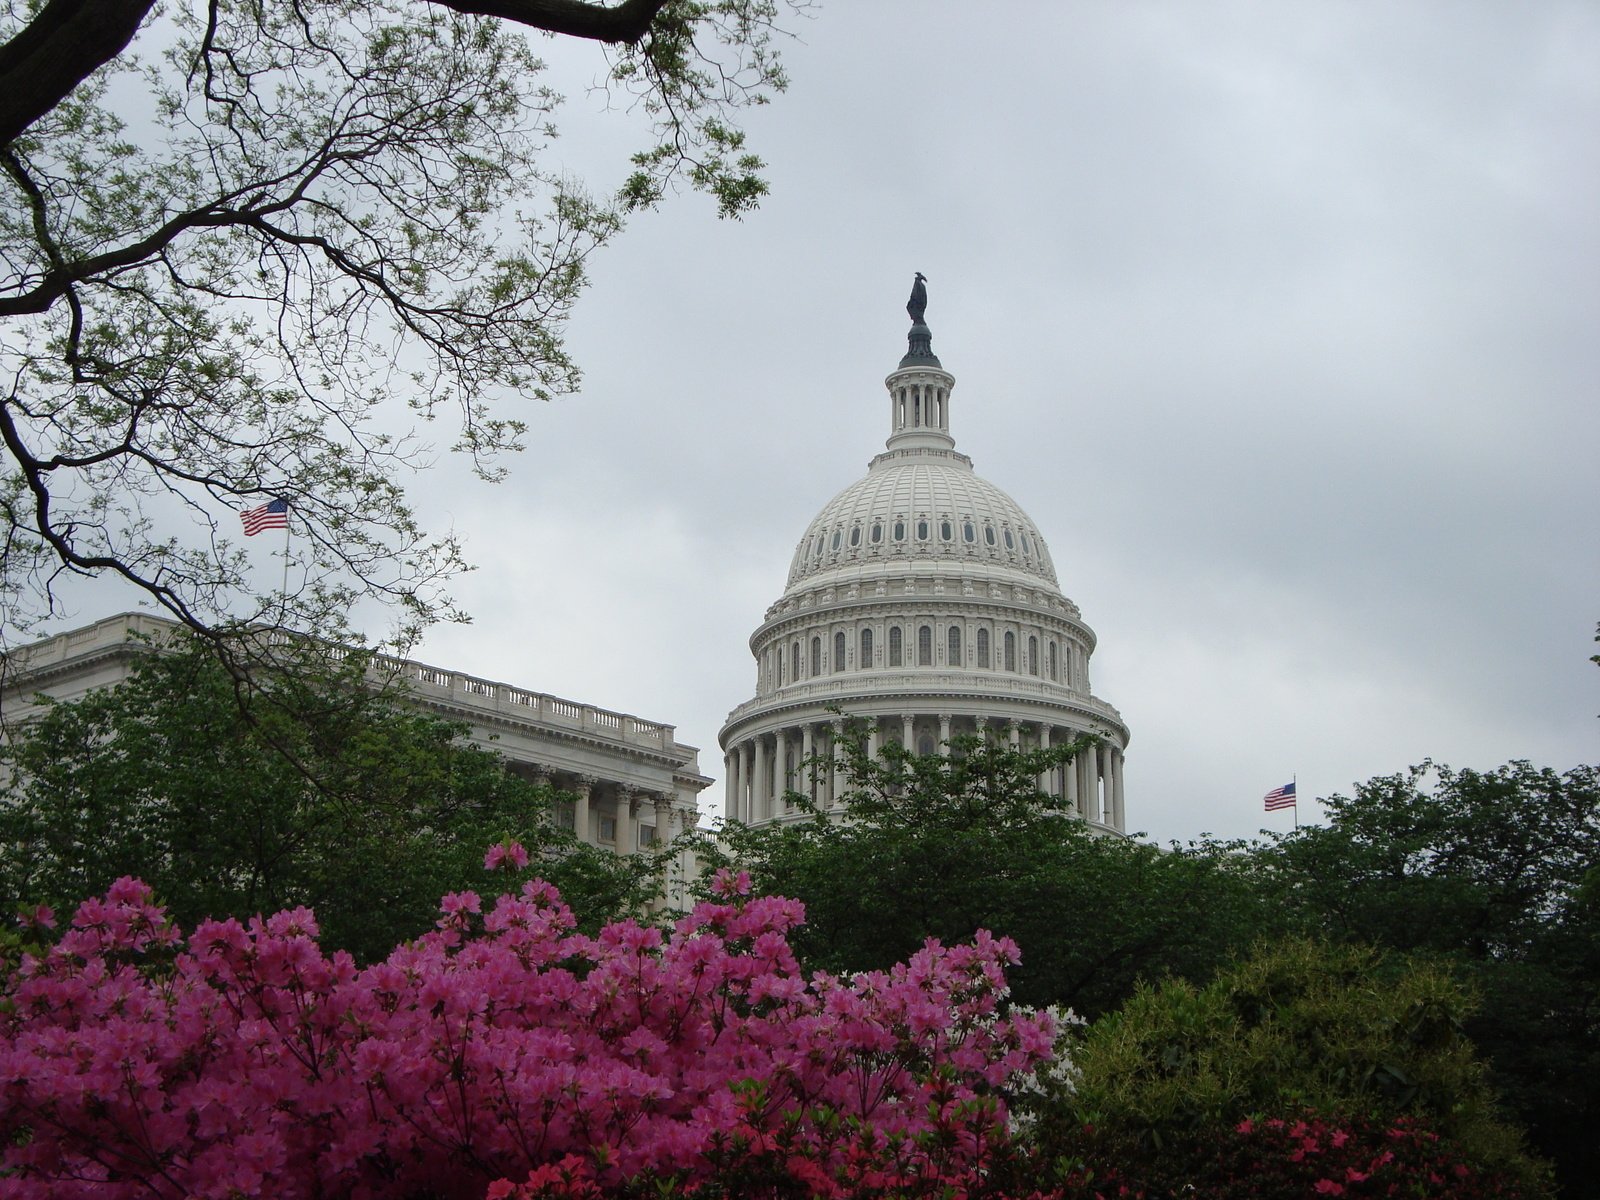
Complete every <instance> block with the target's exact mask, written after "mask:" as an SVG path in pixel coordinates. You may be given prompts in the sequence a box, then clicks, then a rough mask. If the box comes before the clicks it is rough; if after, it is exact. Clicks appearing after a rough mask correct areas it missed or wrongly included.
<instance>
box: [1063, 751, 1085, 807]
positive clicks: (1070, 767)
mask: <svg viewBox="0 0 1600 1200" xmlns="http://www.w3.org/2000/svg"><path fill="white" fill-rule="evenodd" d="M1082 758H1083V755H1082V754H1079V755H1078V757H1077V758H1074V759H1073V760H1072V761H1070V762H1065V763H1062V764H1061V773H1062V774H1063V775H1065V776H1066V777H1067V779H1066V782H1067V807H1068V808H1070V809H1071V810H1072V811H1073V812H1075V813H1076V814H1077V815H1078V816H1080V817H1081V816H1083V804H1082V803H1081V802H1080V801H1079V799H1078V775H1079V770H1078V767H1079V762H1080V760H1081V759H1082Z"/></svg>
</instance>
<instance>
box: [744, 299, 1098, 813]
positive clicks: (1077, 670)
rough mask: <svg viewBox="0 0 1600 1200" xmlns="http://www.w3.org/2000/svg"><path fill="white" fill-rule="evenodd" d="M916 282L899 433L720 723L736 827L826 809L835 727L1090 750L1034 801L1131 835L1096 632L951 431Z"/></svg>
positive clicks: (790, 589)
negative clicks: (795, 793) (1094, 664)
mask: <svg viewBox="0 0 1600 1200" xmlns="http://www.w3.org/2000/svg"><path fill="white" fill-rule="evenodd" d="M923 283H924V278H923V277H922V276H920V275H919V276H918V277H917V284H916V288H915V289H914V290H913V292H912V298H911V303H910V304H909V305H907V311H908V313H909V314H910V316H911V319H912V322H913V323H912V326H911V329H910V331H909V333H908V334H907V335H906V342H907V347H906V354H905V356H904V357H903V358H902V359H901V360H900V363H899V366H898V367H897V368H896V369H895V370H894V371H892V372H890V374H889V376H888V378H887V379H885V380H884V386H885V388H886V389H887V391H888V401H889V405H888V417H889V437H888V440H887V442H886V443H885V448H884V452H883V453H882V454H879V455H878V456H877V457H876V458H874V459H873V460H872V462H871V463H870V464H869V466H868V467H867V473H866V475H865V477H863V478H861V479H858V480H857V481H856V482H855V483H852V484H851V485H850V486H849V487H847V488H845V489H844V490H843V491H841V492H840V493H839V494H838V495H836V496H835V497H834V498H833V499H832V500H829V501H828V503H827V504H825V505H823V507H822V511H821V512H819V513H818V514H817V515H816V518H815V519H814V520H813V521H812V522H811V524H810V525H809V526H807V527H806V532H805V536H803V537H802V538H801V539H800V544H799V545H798V546H796V547H795V551H794V557H793V559H792V560H791V561H790V564H789V579H788V582H787V584H786V585H785V588H784V593H783V595H782V596H781V597H780V598H779V599H778V600H777V601H776V602H775V603H773V604H772V605H771V606H769V607H768V609H767V611H766V615H765V617H764V618H763V620H762V621H761V624H760V625H758V626H757V627H756V630H755V632H754V633H753V634H752V635H751V637H750V651H751V653H752V655H753V656H754V658H755V668H756V678H755V695H754V696H753V697H752V698H751V699H749V700H747V701H745V702H744V703H743V704H741V705H739V706H738V707H737V708H735V709H734V710H733V711H732V712H730V713H729V714H728V720H727V723H726V724H724V725H723V727H722V732H721V733H720V734H719V735H718V739H717V740H718V741H719V742H720V743H721V745H722V747H723V749H724V750H725V751H727V755H728V757H727V772H728V790H727V805H728V809H727V811H728V816H729V818H730V819H732V820H737V821H744V822H747V823H751V824H761V823H765V822H769V821H789V820H803V819H806V817H805V813H806V812H808V811H809V810H808V809H807V808H805V807H804V806H798V807H797V806H793V805H791V802H790V798H789V797H788V794H787V793H788V791H789V789H795V790H799V791H802V792H803V793H805V794H806V795H807V796H808V797H809V799H810V800H811V801H812V803H813V804H814V805H817V806H820V807H821V808H823V809H825V810H826V809H832V808H835V807H836V806H837V805H839V804H840V803H841V802H842V801H843V800H845V799H846V798H847V797H846V794H845V791H844V790H843V789H845V788H846V787H847V786H848V780H847V779H846V778H845V776H844V775H842V774H841V773H840V771H839V770H838V768H837V765H836V761H837V752H836V751H837V744H838V739H839V736H840V722H841V719H842V714H844V715H848V718H849V720H850V721H852V722H855V721H859V722H861V723H862V725H861V728H862V729H863V730H864V731H865V733H866V736H867V738H868V747H869V751H870V752H871V753H874V754H875V753H877V752H878V751H879V749H880V748H881V747H882V746H884V745H886V744H888V743H895V744H898V745H900V746H904V747H906V748H907V749H908V750H911V751H912V752H913V753H916V754H935V753H939V752H940V751H941V747H944V748H948V747H950V746H953V745H959V744H961V743H960V740H959V739H961V738H965V737H982V738H1006V739H1009V741H1010V744H1011V745H1013V746H1018V747H1028V748H1041V749H1042V748H1046V747H1051V746H1057V745H1061V744H1062V743H1064V742H1066V741H1068V740H1071V739H1076V738H1078V737H1079V736H1080V735H1089V736H1091V737H1093V738H1094V739H1096V740H1095V742H1094V744H1093V745H1092V746H1089V747H1087V748H1078V749H1076V751H1075V753H1074V756H1073V757H1072V758H1071V759H1070V760H1067V761H1064V762H1062V763H1060V764H1057V765H1053V766H1051V767H1050V769H1049V770H1047V771H1045V772H1044V773H1043V774H1041V776H1040V779H1039V789H1040V791H1041V792H1043V793H1044V794H1045V795H1047V796H1050V797H1052V798H1053V800H1054V801H1055V802H1056V803H1057V804H1059V806H1060V807H1061V809H1062V810H1063V811H1066V812H1071V813H1074V814H1076V815H1078V816H1080V817H1082V818H1083V819H1084V820H1085V821H1087V822H1088V823H1089V825H1090V827H1091V828H1092V829H1095V830H1097V831H1099V832H1103V833H1108V834H1120V833H1121V832H1122V831H1123V829H1124V828H1125V825H1124V814H1123V804H1122V799H1123V797H1122V756H1123V752H1124V751H1125V750H1126V749H1127V745H1128V726H1127V723H1126V722H1124V721H1123V719H1122V716H1121V714H1120V713H1118V712H1117V710H1116V709H1115V708H1113V707H1112V706H1111V705H1109V704H1107V703H1106V702H1105V701H1103V700H1101V699H1100V698H1098V697H1097V696H1095V695H1094V693H1093V691H1092V690H1091V688H1090V682H1089V658H1090V656H1091V655H1092V654H1093V653H1094V648H1095V636H1094V631H1093V630H1092V629H1090V628H1089V626H1087V625H1086V624H1084V622H1083V618H1082V615H1081V614H1080V613H1079V611H1078V607H1077V605H1075V604H1073V603H1072V602H1071V601H1070V600H1068V599H1067V598H1066V597H1065V596H1063V595H1062V594H1061V589H1060V586H1059V585H1058V584H1057V582H1056V572H1055V566H1054V564H1053V563H1052V562H1051V560H1050V551H1049V549H1048V548H1047V547H1046V545H1045V540H1044V538H1042V537H1041V536H1039V528H1038V526H1036V525H1035V524H1034V523H1033V521H1031V520H1030V519H1029V518H1028V514H1027V513H1025V512H1023V511H1022V508H1021V506H1019V505H1018V504H1017V502H1016V501H1015V500H1013V499H1012V498H1011V497H1010V496H1008V495H1006V493H1005V492H1003V491H1001V490H1000V489H999V488H997V487H995V486H994V484H992V483H990V482H988V481H987V480H985V479H981V478H979V476H978V475H977V474H976V473H975V472H974V471H973V469H972V460H971V459H970V458H968V457H967V456H966V455H965V454H962V453H960V452H958V451H957V450H956V444H955V438H954V437H953V436H952V435H951V433H950V407H951V393H952V390H953V389H954V387H955V376H953V375H951V374H950V373H949V372H948V371H946V370H945V369H944V368H943V366H942V365H941V364H940V362H939V359H938V358H937V357H936V356H935V355H934V353H933V335H932V333H931V331H930V330H929V329H928V327H927V325H926V324H925V323H924V322H923V321H922V319H921V317H922V310H923V309H924V307H925V306H926V302H927V295H926V289H925V288H924V287H923Z"/></svg>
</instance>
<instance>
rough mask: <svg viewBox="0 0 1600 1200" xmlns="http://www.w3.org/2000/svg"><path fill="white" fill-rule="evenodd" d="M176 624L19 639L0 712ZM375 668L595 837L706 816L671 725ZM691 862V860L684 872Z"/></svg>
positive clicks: (53, 690) (645, 832)
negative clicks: (566, 799) (536, 784)
mask: <svg viewBox="0 0 1600 1200" xmlns="http://www.w3.org/2000/svg"><path fill="white" fill-rule="evenodd" d="M177 628H178V627H177V625H176V624H175V623H174V622H172V621H169V620H166V619H165V618H161V617H155V616H152V615H150V614H148V613H124V614H122V615H120V616H116V617H110V618H107V619H106V620H104V621H99V622H97V623H95V624H93V625H87V626H85V627H83V628H82V629H75V630H72V631H71V632H68V633H63V634H58V635H57V636H55V637H53V638H48V639H46V640H44V641H42V642H37V643H34V644H33V645H31V646H24V647H21V648H19V649H18V650H16V651H14V652H12V653H11V654H10V655H8V656H7V659H6V662H5V664H4V665H5V674H4V676H3V680H4V687H3V688H0V714H3V716H4V719H5V720H6V721H8V722H9V721H14V720H25V719H26V717H27V713H28V711H29V709H30V708H32V706H33V697H34V696H36V695H39V694H44V695H48V696H51V697H53V698H55V699H58V700H73V699H77V698H79V697H81V696H83V695H85V694H86V693H88V692H89V691H90V690H92V689H94V688H102V687H110V686H113V685H115V684H117V683H119V682H120V681H122V680H123V679H125V678H126V677H127V676H128V674H129V672H130V671H131V670H132V667H133V664H134V662H135V661H136V660H137V657H138V656H139V655H141V654H146V653H149V652H150V648H151V646H153V645H155V646H158V645H159V644H160V643H161V642H162V641H163V640H164V639H166V638H169V637H171V636H172V634H173V632H174V631H175V630H176V629H177ZM375 667H376V669H375V682H376V681H378V680H392V679H396V678H397V679H399V680H400V681H401V682H402V683H403V684H404V686H405V694H406V697H407V699H408V700H410V701H412V702H414V703H416V704H418V705H420V706H422V707H423V708H425V709H427V710H429V711H431V712H434V713H437V714H439V715H440V716H442V717H446V718H448V719H450V720H455V721H461V722H463V723H465V724H466V725H467V726H469V728H470V731H471V733H470V736H471V738H472V740H473V741H474V742H476V743H477V744H479V745H481V746H483V747H484V748H486V749H488V750H491V751H493V752H494V753H495V754H498V755H500V756H501V757H502V758H503V759H505V761H506V764H507V767H508V768H509V769H510V770H513V771H516V772H517V773H518V774H520V775H523V776H525V777H528V778H532V779H535V780H538V781H543V782H549V783H551V784H553V785H554V786H555V787H557V788H558V789H560V790H562V791H565V792H570V793H571V794H572V795H573V797H574V800H573V801H572V802H571V803H565V804H563V805H562V806H561V808H560V811H558V813H557V819H558V820H560V821H561V822H562V823H564V824H565V825H566V826H567V827H568V828H569V829H574V830H576V831H578V832H579V833H580V835H581V836H582V837H583V840H585V841H587V842H590V843H591V844H594V845H598V846H605V847H609V848H611V849H614V850H616V851H617V853H619V854H628V853H632V852H633V851H634V850H636V849H637V848H638V847H640V846H641V845H647V844H649V843H650V842H652V841H656V840H668V841H670V840H671V839H673V838H675V837H677V836H678V835H679V834H680V833H682V832H683V831H685V830H688V829H693V828H694V827H695V825H696V824H697V823H698V821H699V801H698V797H699V794H700V792H701V791H703V790H704V789H705V788H706V787H707V786H708V785H709V784H710V783H711V780H710V779H708V778H706V777H705V776H704V775H702V774H700V766H699V757H700V752H699V751H698V750H697V749H695V747H693V746H686V745H683V744H682V743H681V742H679V741H678V740H677V737H676V731H675V729H674V728H673V727H672V726H671V725H664V724H662V723H660V722H657V721H647V720H644V719H642V718H640V717H635V716H632V715H630V714H627V713H619V712H611V711H609V710H607V709H603V708H596V707H595V706H594V705H592V704H581V703H579V702H577V701H575V700H564V699H562V698H560V697H559V696H547V695H545V694H543V693H540V692H533V691H528V690H527V689H525V688H520V687H514V686H512V685H511V684H506V683H500V682H496V681H493V680H487V679H479V678H476V677H475V676H471V675H463V674H462V673H461V672H459V671H449V670H444V669H442V668H439V667H432V666H428V665H427V664H425V663H418V662H413V661H410V660H398V659H382V660H380V661H379V662H378V663H377V664H376V665H375ZM692 869H693V864H692V863H691V862H689V861H688V860H687V859H686V860H685V862H684V863H683V864H681V869H680V870H679V872H678V874H679V875H680V876H687V875H688V874H689V873H690V871H692Z"/></svg>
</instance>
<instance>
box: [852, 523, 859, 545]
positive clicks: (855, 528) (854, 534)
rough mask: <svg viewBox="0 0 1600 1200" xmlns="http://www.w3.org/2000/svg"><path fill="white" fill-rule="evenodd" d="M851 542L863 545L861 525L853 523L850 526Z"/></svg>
mask: <svg viewBox="0 0 1600 1200" xmlns="http://www.w3.org/2000/svg"><path fill="white" fill-rule="evenodd" d="M850 544H851V545H852V546H859V545H861V526H859V525H852V526H851V527H850Z"/></svg>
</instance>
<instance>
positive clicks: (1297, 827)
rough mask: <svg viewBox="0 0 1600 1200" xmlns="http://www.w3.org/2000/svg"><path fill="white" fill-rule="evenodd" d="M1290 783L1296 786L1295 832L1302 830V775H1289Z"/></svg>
mask: <svg viewBox="0 0 1600 1200" xmlns="http://www.w3.org/2000/svg"><path fill="white" fill-rule="evenodd" d="M1289 783H1290V785H1291V786H1292V787H1293V788H1294V828H1295V832H1296V833H1298V832H1299V831H1300V776H1298V775H1291V776H1289Z"/></svg>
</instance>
